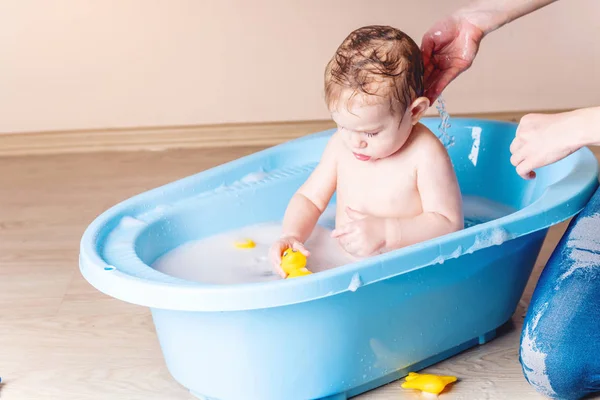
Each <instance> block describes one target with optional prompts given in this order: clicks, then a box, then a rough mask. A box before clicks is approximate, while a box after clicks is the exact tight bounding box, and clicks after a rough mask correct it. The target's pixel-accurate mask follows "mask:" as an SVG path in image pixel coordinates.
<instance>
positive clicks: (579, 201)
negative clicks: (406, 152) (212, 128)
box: [80, 118, 598, 312]
mask: <svg viewBox="0 0 600 400" xmlns="http://www.w3.org/2000/svg"><path fill="white" fill-rule="evenodd" d="M453 121H455V123H456V122H462V123H465V124H467V125H471V124H472V125H474V126H475V124H479V125H481V124H484V123H485V124H492V125H505V124H506V125H510V126H512V127H516V124H514V123H510V122H504V121H493V120H479V119H472V118H463V119H459V118H455V119H454V120H453ZM331 131H332V130H331V129H330V130H326V131H321V132H317V133H314V134H311V135H308V136H305V137H302V138H300V139H296V140H293V141H290V142H286V143H283V144H281V145H278V146H274V147H271V148H267V149H265V150H262V151H259V152H256V153H253V154H250V155H248V156H245V157H242V158H239V159H237V160H234V161H231V162H229V163H225V164H221V165H219V166H216V167H214V168H211V169H212V170H213V173H219V169H221V168H222V167H224V166H225V167H228V168H229V169H234V168H235V167H236V166H237V165H240V164H244V163H246V162H247V161H248V159H249V158H259V157H264V156H266V155H268V153H270V152H276V151H278V150H279V149H281V147H282V146H289V145H290V144H293V143H294V142H296V141H304V140H310V139H311V138H315V137H318V136H320V135H327V134H330V133H331ZM574 154H575V156H574V155H572V156H571V157H577V159H576V161H575V162H574V164H573V168H572V170H571V171H570V172H569V173H568V174H566V175H565V176H564V177H563V178H562V179H560V180H559V181H557V182H555V183H554V184H552V185H550V186H548V187H547V188H546V189H545V191H544V192H543V194H542V195H541V196H540V197H539V198H538V199H537V200H536V201H535V202H533V203H532V204H530V205H529V206H526V207H524V208H522V209H520V210H518V211H516V212H515V213H512V214H509V215H507V216H505V217H502V218H499V219H496V220H493V221H490V222H487V223H483V224H480V225H477V226H474V227H471V228H466V229H464V230H461V231H459V232H454V233H451V234H449V235H444V236H441V237H438V238H435V239H432V240H430V241H426V242H423V243H418V244H415V245H412V246H408V247H406V248H403V249H398V250H394V251H392V252H389V253H385V254H381V255H378V256H374V257H371V258H369V259H366V260H361V261H357V262H354V263H351V264H348V265H345V266H342V267H339V268H335V269H331V270H328V271H323V272H320V273H319V274H314V275H311V276H307V277H303V278H302V279H292V280H285V281H275V282H261V283H244V284H235V285H213V284H205V283H200V282H193V281H186V280H183V279H179V278H174V277H171V276H168V275H166V274H162V273H160V272H158V271H156V270H154V269H152V267H150V266H148V265H146V264H144V263H143V262H142V261H141V260H140V259H139V258H138V257H137V255H136V257H134V259H133V260H131V261H130V262H132V263H134V264H136V268H150V269H152V270H153V271H155V272H156V273H157V274H160V275H163V278H164V279H163V280H148V279H142V278H140V277H137V276H134V275H129V274H125V273H123V272H122V271H120V270H118V269H113V270H108V271H107V270H105V268H107V267H109V264H107V263H106V262H105V260H104V259H103V258H102V257H101V256H100V255H99V254H98V253H97V251H96V249H97V244H96V238H97V237H98V236H99V234H100V232H101V231H102V230H103V229H104V227H105V226H106V225H107V224H109V223H111V221H114V219H115V218H118V216H119V215H122V214H123V211H124V210H127V209H129V208H130V206H131V205H133V204H137V203H139V201H140V198H141V197H142V196H144V197H145V196H148V194H149V193H151V192H156V191H161V190H162V191H164V190H168V189H169V186H170V187H171V188H172V187H173V185H175V184H177V183H178V182H180V181H182V180H184V179H186V178H189V176H188V177H184V178H182V179H179V180H176V181H173V182H170V183H167V184H166V185H163V186H159V187H157V188H154V189H151V190H149V191H146V192H143V193H140V194H138V195H135V196H133V197H131V198H129V199H127V200H125V201H122V202H120V203H118V204H117V205H114V206H113V207H111V208H109V209H108V210H106V211H105V212H103V213H102V214H100V215H99V216H98V217H97V218H96V219H95V220H94V221H93V222H92V223H91V224H90V225H89V226H88V227H87V228H86V230H85V232H84V234H83V237H82V239H81V244H80V270H81V273H82V274H83V276H84V277H85V279H86V280H87V281H88V282H89V283H90V284H92V285H93V286H94V287H95V288H96V289H98V290H99V291H101V292H103V293H105V294H107V295H109V296H112V297H115V298H118V299H120V300H122V301H126V302H129V303H133V304H138V305H143V306H148V307H152V308H161V309H171V310H181V311H209V312H210V311H234V310H250V309H261V308H270V307H279V306H284V305H290V304H297V303H302V302H306V301H312V300H316V299H320V298H323V297H327V296H331V295H334V294H339V293H343V292H347V291H350V290H351V289H350V288H349V286H350V282H351V280H352V278H353V277H354V275H355V274H357V273H361V272H362V273H363V275H361V280H362V282H361V283H362V284H361V286H365V285H369V284H373V283H376V282H379V281H382V280H386V279H389V278H392V277H394V276H397V275H400V274H404V273H409V272H411V271H414V270H417V269H420V268H424V267H427V266H429V265H434V264H436V263H437V260H438V258H439V257H440V256H441V257H442V259H448V258H454V257H452V255H453V253H454V252H455V250H456V249H457V248H458V247H459V246H461V247H462V248H463V253H462V254H464V253H465V252H467V251H468V250H469V247H472V246H473V244H474V243H475V241H476V238H477V237H478V235H479V237H480V238H481V236H482V234H483V233H485V232H488V231H490V229H504V230H505V231H506V232H507V235H508V237H507V239H508V240H512V239H516V238H519V237H523V236H526V235H528V234H530V233H533V232H537V231H539V230H542V229H546V228H548V227H550V226H552V225H554V224H557V223H560V222H562V221H564V220H566V219H568V218H570V217H572V216H574V215H576V214H577V213H578V212H580V211H581V209H583V207H584V206H585V204H586V203H587V201H588V200H589V198H590V197H591V195H592V194H593V191H594V190H595V189H596V187H597V186H598V180H597V175H598V163H597V161H596V158H595V157H594V156H593V154H592V152H591V151H590V150H589V149H587V148H584V149H581V150H579V151H578V152H576V153H574ZM222 169H223V170H225V171H226V170H227V168H222ZM214 170H216V171H214ZM207 171H210V170H207ZM204 172H205V171H202V172H199V173H198V174H195V175H199V174H202V173H204ZM192 176H193V175H192ZM550 212H552V213H550ZM483 236H485V235H483ZM469 238H473V240H472V241H469V240H468V239H469ZM471 242H472V243H471ZM465 243H471V246H469V247H467V246H463V245H464V244H465ZM486 247H489V246H484V247H481V248H477V249H475V250H474V251H478V250H481V249H482V248H486ZM435 248H437V252H432V251H431V250H432V249H435ZM426 253H428V254H429V255H427V254H426ZM462 254H460V255H462ZM411 256H412V258H411V260H413V261H414V260H415V259H416V260H418V261H415V262H412V261H410V262H409V263H408V264H409V266H408V267H406V268H404V269H396V270H394V271H389V273H387V274H381V276H379V277H378V278H377V279H364V273H366V272H368V271H372V270H373V269H380V270H381V271H385V270H386V268H384V263H385V261H387V260H389V259H392V258H394V259H395V258H397V257H407V260H408V259H409V257H411ZM315 282H318V283H319V284H315ZM358 290H360V287H359V288H358Z"/></svg>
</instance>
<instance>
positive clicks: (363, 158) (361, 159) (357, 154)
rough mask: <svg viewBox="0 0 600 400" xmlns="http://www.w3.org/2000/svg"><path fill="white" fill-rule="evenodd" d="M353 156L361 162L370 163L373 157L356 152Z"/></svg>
mask: <svg viewBox="0 0 600 400" xmlns="http://www.w3.org/2000/svg"><path fill="white" fill-rule="evenodd" d="M352 154H354V157H356V159H357V160H360V161H369V160H370V159H371V156H366V155H364V154H360V153H354V152H352Z"/></svg>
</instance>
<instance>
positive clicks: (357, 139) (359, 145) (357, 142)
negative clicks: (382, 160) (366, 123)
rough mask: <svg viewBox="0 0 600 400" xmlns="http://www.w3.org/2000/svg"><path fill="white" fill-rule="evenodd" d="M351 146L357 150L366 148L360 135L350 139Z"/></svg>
mask: <svg viewBox="0 0 600 400" xmlns="http://www.w3.org/2000/svg"><path fill="white" fill-rule="evenodd" d="M352 145H353V146H354V147H356V148H359V149H364V148H365V147H367V142H365V141H364V140H363V139H362V138H361V137H360V135H354V136H353V138H352Z"/></svg>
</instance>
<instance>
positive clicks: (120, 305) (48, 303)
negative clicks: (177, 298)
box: [0, 148, 565, 400]
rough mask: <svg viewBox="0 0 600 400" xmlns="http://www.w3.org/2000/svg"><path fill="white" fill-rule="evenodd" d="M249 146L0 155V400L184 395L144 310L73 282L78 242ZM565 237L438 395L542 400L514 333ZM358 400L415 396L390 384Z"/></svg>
mask: <svg viewBox="0 0 600 400" xmlns="http://www.w3.org/2000/svg"><path fill="white" fill-rule="evenodd" d="M257 150H259V149H258V148H227V149H215V150H185V151H183V150H177V151H167V152H138V153H96V154H83V155H56V156H37V157H34V156H23V157H8V158H0V174H1V175H0V377H2V380H3V383H2V384H1V386H0V399H1V400H36V399H53V400H58V399H61V400H70V399H73V400H75V399H77V400H87V399H89V400H91V399H94V400H100V399H103V400H104V399H111V400H114V399H128V400H138V399H139V400H151V399H172V400H179V399H182V400H183V399H192V396H190V394H188V392H187V391H186V390H185V389H184V388H183V387H181V386H180V385H179V384H178V383H176V382H175V381H174V380H173V379H172V378H171V376H170V375H169V373H168V371H167V369H166V367H165V364H164V361H163V358H162V355H161V352H160V348H159V345H158V342H157V339H156V335H155V332H154V327H153V324H152V320H151V318H150V313H149V310H148V309H147V308H144V307H139V306H135V305H130V304H127V303H124V302H121V301H118V300H115V299H113V298H110V297H107V296H105V295H103V294H101V293H99V292H98V291H97V290H95V289H94V288H93V287H91V286H90V285H89V284H88V283H87V282H86V281H85V280H84V279H83V278H82V276H81V274H80V273H79V270H78V253H79V240H80V238H81V235H82V233H83V231H84V229H85V228H86V227H87V225H88V224H89V223H90V222H91V221H92V220H93V219H94V218H95V217H96V216H97V215H98V214H99V213H101V212H102V211H104V210H105V209H107V208H108V207H110V206H112V205H114V204H115V203H117V202H119V201H121V200H124V199H126V198H128V197H130V196H132V195H134V194H137V193H140V192H142V191H145V190H147V189H150V188H153V187H156V186H158V185H161V184H164V183H167V182H170V181H173V180H175V179H178V178H182V177H185V176H187V175H190V174H193V173H196V172H198V171H200V170H203V169H206V168H209V167H211V166H214V165H217V164H220V163H223V162H226V161H229V160H232V159H235V158H238V157H240V156H242V155H245V154H249V153H251V152H254V151H257ZM564 229H565V224H561V225H560V226H557V227H555V228H553V229H552V230H551V232H550V234H549V237H548V239H547V241H546V243H545V245H544V248H543V250H542V253H541V256H540V258H539V260H538V262H537V266H536V269H535V272H534V274H533V276H532V280H531V281H530V283H529V285H528V287H527V291H526V293H525V296H524V297H523V301H522V302H521V305H520V306H519V309H518V311H517V312H516V314H515V315H514V317H513V321H512V323H511V324H509V325H508V326H506V327H504V328H503V329H502V333H501V335H500V337H499V338H497V339H496V340H494V341H492V342H490V343H489V344H487V345H485V346H481V347H478V348H476V349H473V350H471V351H467V352H465V353H463V354H461V355H459V356H456V357H454V358H452V359H450V360H448V361H446V362H443V363H440V364H438V365H436V366H435V367H434V368H431V369H430V370H429V371H431V372H433V373H440V374H453V375H456V376H458V377H459V378H460V381H459V382H458V383H456V384H455V385H454V386H453V387H452V389H451V390H450V391H449V392H448V393H446V394H443V395H442V396H441V398H443V399H469V400H473V399H475V400H477V399H539V398H542V397H541V396H539V395H537V394H536V393H535V392H534V391H533V389H531V388H530V387H529V385H528V384H527V383H526V382H525V379H524V378H523V375H522V373H521V369H520V365H519V362H518V354H517V349H518V343H519V333H520V328H521V324H522V319H523V315H524V312H525V311H524V310H525V309H524V307H525V305H526V304H527V302H528V301H529V298H530V295H531V292H532V288H533V285H534V283H535V281H537V278H538V276H539V272H540V271H541V268H542V266H543V265H544V263H545V262H546V260H547V259H548V257H549V255H550V252H551V251H552V249H553V247H554V246H555V245H556V243H557V241H558V239H559V238H560V236H561V234H562V232H564ZM232 384H235V382H232ZM359 398H360V399H370V400H375V399H381V400H383V399H390V400H391V399H395V400H400V399H417V398H420V397H419V395H417V394H415V393H414V392H411V391H405V390H403V389H401V388H400V384H399V382H394V383H392V384H390V385H388V386H386V387H383V388H380V389H378V390H375V391H372V392H370V393H367V394H365V395H363V396H360V397H359ZM282 400H285V399H282Z"/></svg>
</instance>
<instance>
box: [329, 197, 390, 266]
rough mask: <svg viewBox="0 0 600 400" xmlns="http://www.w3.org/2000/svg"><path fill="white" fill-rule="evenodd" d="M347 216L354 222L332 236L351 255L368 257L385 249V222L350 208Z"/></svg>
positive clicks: (336, 230)
mask: <svg viewBox="0 0 600 400" xmlns="http://www.w3.org/2000/svg"><path fill="white" fill-rule="evenodd" d="M346 214H347V215H348V217H349V218H350V219H351V220H352V222H350V223H348V224H346V225H344V226H342V227H341V228H339V229H335V230H334V231H333V232H332V233H331V236H332V237H334V238H337V239H338V241H339V243H340V245H341V246H342V247H343V248H344V250H346V251H347V252H348V253H349V254H350V255H353V256H355V257H367V256H370V255H372V254H375V253H379V252H381V251H382V250H383V248H384V247H385V220H384V219H383V218H376V217H371V216H368V215H365V214H362V213H360V212H358V211H355V210H353V209H351V208H350V207H348V208H347V209H346Z"/></svg>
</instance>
